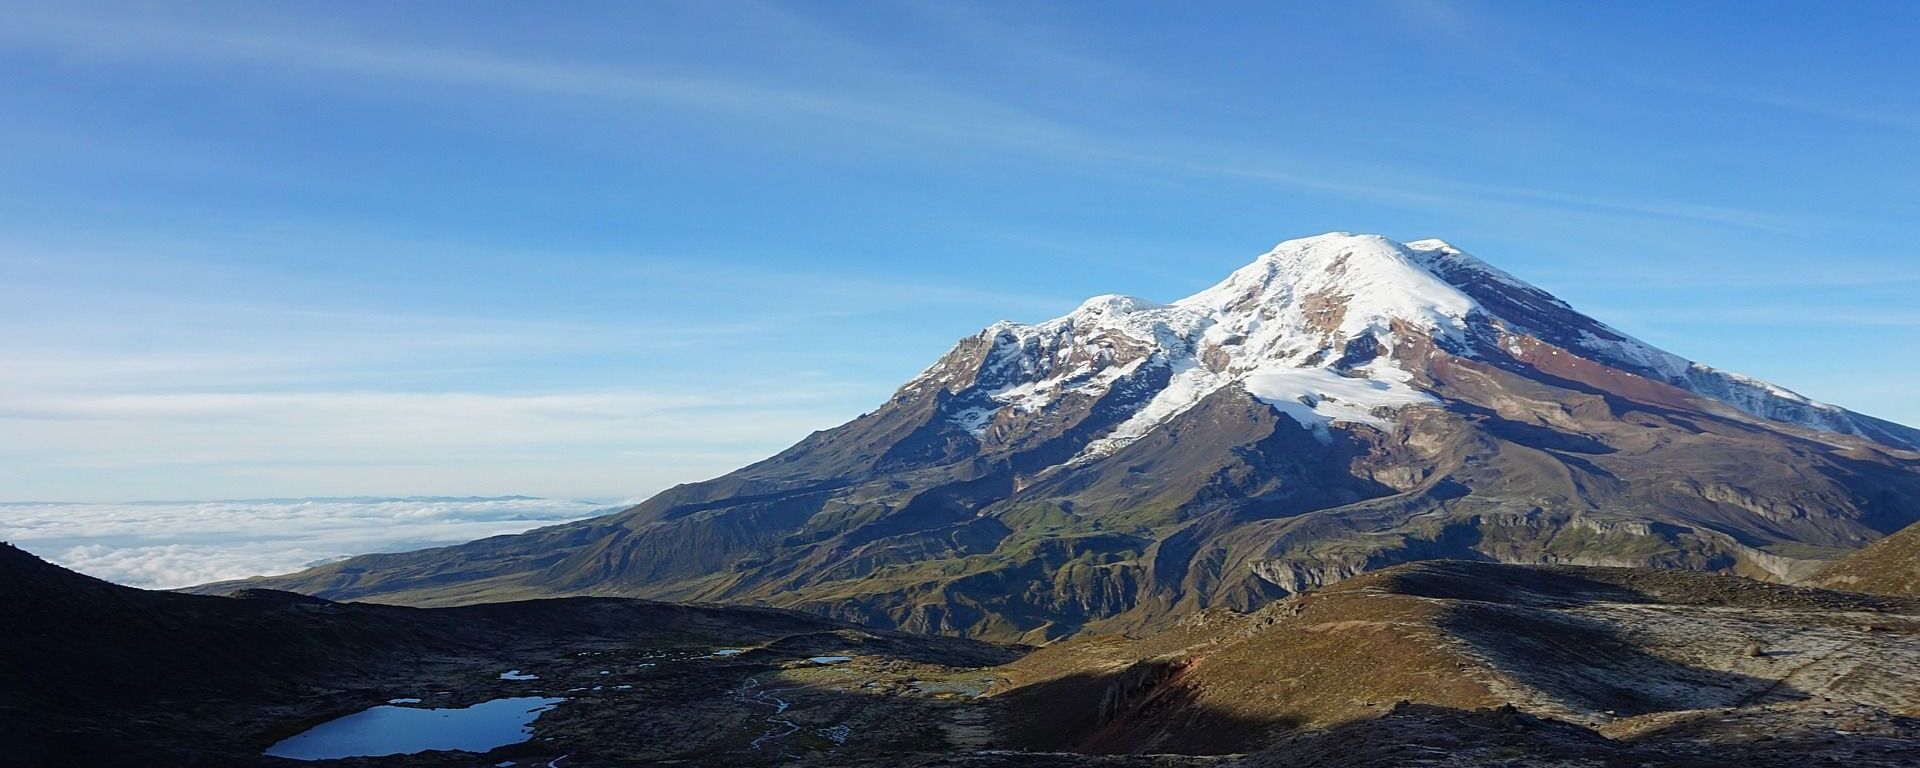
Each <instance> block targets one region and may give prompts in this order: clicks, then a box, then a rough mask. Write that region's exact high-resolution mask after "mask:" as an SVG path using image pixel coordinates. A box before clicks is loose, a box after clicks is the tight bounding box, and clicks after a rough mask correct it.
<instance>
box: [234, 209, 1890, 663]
mask: <svg viewBox="0 0 1920 768" xmlns="http://www.w3.org/2000/svg"><path fill="white" fill-rule="evenodd" d="M1916 448H1920V432H1917V431H1915V430H1913V429H1910V428H1907V427H1903V426H1900V425H1896V424H1892V423H1889V422H1885V421H1881V420H1877V419H1873V418H1870V417H1866V416H1862V415H1859V414H1855V413H1852V412H1849V411H1846V410H1844V409H1841V408H1837V407H1834V406H1830V405H1825V404H1821V403H1817V402H1814V401H1811V400H1809V399H1807V398H1804V397H1801V396H1799V395H1797V394H1794V393H1792V392H1789V391H1787V390H1784V389H1781V388H1779V387H1775V386H1772V385H1768V384H1766V383H1764V382H1759V381H1757V380H1753V379H1749V378H1746V377H1741V376H1736V375H1733V374H1727V373H1724V372H1720V371H1716V370H1714V369H1712V368H1709V367H1706V366H1703V365H1699V364H1696V363H1692V362H1690V361H1687V360H1685V359H1683V358H1680V357H1678V356H1675V355H1672V354H1669V353H1666V352H1663V351H1660V350H1658V349H1655V348H1652V347H1650V346H1648V345H1646V344H1644V343H1642V342H1639V341H1636V340H1634V339H1632V338H1631V337H1628V336H1626V335H1625V334H1622V333H1620V332H1618V331H1616V330H1614V329H1612V328H1610V327H1608V326H1606V325H1604V324H1602V323H1600V322H1598V321H1596V320H1593V319H1591V318H1588V317H1586V316H1584V315H1581V314H1579V313H1578V312H1575V311H1574V310H1573V309H1572V308H1570V307H1568V306H1567V305H1566V304H1565V303H1563V302H1561V301H1559V300H1558V299H1555V298H1554V297H1552V296H1550V295H1548V294H1547V293H1545V292H1544V291H1541V290H1539V289H1538V288H1535V287H1533V286H1530V285H1527V284H1526V283H1524V282H1521V281H1520V280H1518V279H1517V278H1514V277H1513V276H1511V275H1508V274H1506V273H1504V272H1502V271H1500V270H1498V269H1495V268H1493V267H1491V266H1489V265H1487V264H1486V263H1484V262H1482V261H1480V260H1478V259H1476V258H1474V257H1472V256H1470V255H1467V254H1466V253H1463V252H1461V251H1460V250H1458V249H1456V248H1453V247H1452V246H1450V245H1447V244H1445V243H1442V242H1440V241H1418V242H1414V243H1406V244H1402V243H1396V242H1393V241H1390V240H1387V239H1385V238H1381V237H1377V236H1369V235H1347V234H1331V235H1323V236H1319V237H1313V238H1306V239H1303V240H1295V241H1289V242H1286V243H1282V244H1280V245H1279V246H1278V247H1276V248H1275V249H1274V250H1273V251H1271V252H1269V253H1266V254H1263V255H1262V256H1260V257H1259V258H1258V259H1256V260H1255V261H1254V262H1253V263H1252V264H1249V265H1248V266H1246V267H1244V268H1242V269H1240V270H1238V271H1236V272H1235V273H1233V274H1232V275H1231V276H1229V277H1228V278H1227V279H1226V280H1225V281H1223V282H1221V283H1220V284H1218V285H1216V286H1215V287H1213V288H1210V289H1208V290H1206V291H1202V292H1200V293H1198V294H1195V295H1194V296H1191V297H1188V298H1186V299H1182V300H1180V301H1177V302H1174V303H1172V304H1154V303H1151V302H1147V301H1144V300H1140V299H1134V298H1130V297H1122V296H1102V297H1097V298H1095V299H1092V300H1089V301H1088V302H1086V303H1084V304H1082V305H1081V306H1080V307H1079V308H1077V309H1075V310H1074V311H1073V312H1072V313H1069V314H1068V315H1065V316H1063V317H1060V318H1057V319H1054V320H1051V321H1047V322H1044V323H1040V324H1036V325H1021V324H1013V323H998V324H995V325H993V326H991V327H989V328H987V329H986V330H984V331H982V332H981V333H979V334H977V335H975V336H972V337H969V338H967V339H963V340H961V341H960V343H959V344H958V345H956V346H955V347H954V348H953V349H952V350H951V351H950V352H948V353H947V354H946V355H945V356H943V357H942V358H941V359H940V360H938V361H937V362H935V363H934V364H933V365H932V366H930V367H929V368H927V369H926V370H925V371H924V372H923V373H922V374H920V375H919V376H917V377H916V378H914V379H913V380H912V381H910V382H908V383H907V384H906V385H905V386H903V387H902V388H901V389H900V390H899V391H898V392H896V393H895V394H894V396H893V397H892V398H890V399H889V400H888V401H887V402H886V403H884V404H882V405H881V406H880V407H879V408H877V409H875V410H874V411H873V412H871V413H868V414H865V415H862V416H861V417H859V418H857V419H854V420H853V421H851V422H849V423H847V424H845V425H842V426H840V427H837V428H834V429H831V430H827V431H824V432H818V433H815V434H813V435H811V436H809V437H807V438H806V439H804V440H802V441H801V442H800V443H798V444H796V445H795V446H793V447H791V448H789V449H787V450H785V451H782V452H781V453H779V454H777V455H775V456H773V457H771V458H769V459H767V460H765V461H761V462H758V463H756V464H752V465H750V466H747V467H744V468H742V469H740V470H738V471H736V472H733V473H730V474H728V475H726V476H723V477H720V478H716V479H714V480H710V481H706V482H702V483H693V484H689V485H683V486H678V487H675V488H673V489H670V490H668V491H665V492H663V493H661V494H659V495H657V496H655V497H653V498H651V499H649V500H647V501H646V502H645V503H642V504H640V505H638V506H636V507H634V508H632V509H629V510H626V511H624V512H621V513H618V514H615V515H611V516H607V517H602V518H596V519H593V520H587V521H582V522H578V523H573V524H568V525H562V526H556V527H553V528H547V529H542V530H538V531H533V532H529V533H526V534H521V535H518V536H506V537H496V538H493V539H486V540H482V541H478V542H473V543H471V544H466V545H460V546H456V547H447V548H441V549H435V550H425V551H421V552H413V553H403V554H388V555H370V556H366V557H360V558H354V559H351V560H347V561H344V562H341V563H335V564H331V565H327V566H323V567H320V568H316V569H313V570H310V571H306V572H303V573H300V574H294V575H291V576H286V577H277V578H272V579H267V580H263V581H258V582H242V583H241V585H266V586H272V587H276V588H282V589H289V590H294V591H299V592H306V593H311V594H318V595H324V596H327V597H331V598H338V599H375V600H382V601H392V602H401V603H413V604H421V605H437V604H451V603H460V602H473V601H483V600H493V599H502V598H513V597H531V596H546V595H564V594H595V595H635V596H646V597H655V598H665V599H701V600H716V601H730V602H752V603H765V604H772V605H779V606H786V607H795V608H802V609H805V610H810V611H816V612H820V613H826V614H830V615H833V616H835V617H838V618H844V619H849V620H854V621H860V622H864V623H868V624H871V625H875V626H883V627H902V628H907V629H912V630H918V631H930V632H945V633H958V634H967V635H974V636H980V637H992V638H1001V639H1027V640H1036V639H1045V638H1054V637H1061V636H1065V635H1068V634H1072V633H1075V632H1078V631H1081V630H1083V629H1086V628H1089V627H1098V628H1107V629H1124V628H1140V627H1151V626H1159V625H1163V624H1165V623H1166V622H1167V621H1169V620H1171V619H1172V618H1175V617H1178V616H1180V615H1184V614H1186V613H1189V612H1191V611H1194V610H1197V609H1201V608H1206V607H1215V606H1223V607H1231V608H1237V609H1251V608H1254V607H1257V606H1259V605H1262V604H1264V603H1266V602H1269V601H1271V600H1274V599H1276V598H1279V597H1281V596H1284V595H1286V594H1289V593H1292V592H1297V591H1300V590H1302V589H1305V588H1309V587H1312V586H1315V585H1319V584H1325V583H1329V582H1333V581H1337V580H1340V579H1343V578H1346V577H1349V576H1352V575H1354V574H1357V573H1360V572H1363V571H1367V570H1371V569H1375V568H1379V567H1383V566H1386V565H1391V564H1393V563H1398V562H1405V561H1409V560H1419V559H1430V558H1436V557H1454V558H1468V559H1491V560H1500V561H1507V562H1566V563H1587V564H1606V565H1654V566H1662V567H1678V568H1694V569H1708V570H1722V571H1733V572H1738V573H1743V574H1749V575H1755V576H1761V577H1766V578H1773V579H1783V580H1790V579H1796V578H1801V577H1804V576H1806V575H1808V574H1810V573H1811V572H1812V571H1813V570H1815V569H1817V568H1818V567H1819V566H1820V565H1821V564H1822V562H1823V561H1824V560H1825V559H1829V558H1831V557H1834V556H1837V555H1838V554H1841V553H1843V552H1845V551H1848V550H1850V549H1853V548H1857V547H1860V546H1863V545H1865V544H1867V543H1869V542H1871V541H1873V540H1875V539H1877V538H1879V537H1880V536H1882V535H1884V534H1886V533H1888V532H1891V531H1893V530H1897V529H1899V528H1900V527H1902V526H1905V525H1907V524H1909V523H1911V522H1914V521H1915V520H1916V519H1920V453H1916ZM233 586H235V585H213V586H211V587H209V588H208V589H210V590H214V591H217V590H221V589H230V588H232V587H233Z"/></svg>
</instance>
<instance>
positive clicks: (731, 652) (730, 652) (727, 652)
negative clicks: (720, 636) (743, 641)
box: [713, 648, 746, 656]
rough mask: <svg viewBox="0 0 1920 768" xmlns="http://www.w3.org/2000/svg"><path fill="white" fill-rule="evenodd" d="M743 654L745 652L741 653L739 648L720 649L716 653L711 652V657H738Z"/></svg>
mask: <svg viewBox="0 0 1920 768" xmlns="http://www.w3.org/2000/svg"><path fill="white" fill-rule="evenodd" d="M743 653H746V651H743V650H740V649H739V648H722V649H720V650H717V651H714V652H713V655H715V656H738V655H740V654H743Z"/></svg>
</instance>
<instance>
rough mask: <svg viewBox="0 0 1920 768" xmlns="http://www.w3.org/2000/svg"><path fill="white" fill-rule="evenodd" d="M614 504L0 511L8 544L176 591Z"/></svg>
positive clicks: (111, 577)
mask: <svg viewBox="0 0 1920 768" xmlns="http://www.w3.org/2000/svg"><path fill="white" fill-rule="evenodd" d="M609 506H610V505H608V504H605V503H596V502H591V501H576V500H566V499H536V498H525V497H508V498H493V499H447V498H404V499H358V498H355V499H266V500H258V501H195V502H136V503H126V504H51V503H44V504H43V503H15V504H0V539H3V540H6V541H9V542H11V543H13V544H14V545H16V546H19V547H21V548H22V549H25V550H27V551H29V552H32V553H34V554H36V555H39V556H41V557H43V558H46V559H47V560H49V561H52V562H54V563H58V564H60V565H62V566H65V567H68V568H71V569H73V570H76V571H79V572H81V573H85V574H88V575H90V576H96V577H99V578H102V579H106V580H108V581H113V582H117V583H120V584H126V585H128V586H134V587H144V588H149V589H167V588H173V587H183V586H188V585H192V584H203V583H206V582H209V581H220V580H224V579H239V578H245V577H248V576H257V575H270V574H277V573H287V572H290V571H296V570H299V569H301V568H304V567H306V566H309V565H313V564H316V563H321V562H326V561H329V560H334V559H337V558H341V557H346V556H350V555H356V554H364V553H367V552H394V551H403V550H410V549H419V548H424V547H432V546H440V545H445V544H456V543H460V542H464V541H471V540H473V539H479V538H484V537H487V536H499V535H503V534H510V533H519V532H521V531H525V530H530V529H533V528H539V527H542V526H547V525H553V524H556V523H561V522H566V521H569V520H577V519H580V518H583V517H591V516H593V515H595V514H598V513H600V512H604V511H606V510H607V509H608V508H609ZM611 506H617V505H611Z"/></svg>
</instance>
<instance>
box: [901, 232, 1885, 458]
mask: <svg viewBox="0 0 1920 768" xmlns="http://www.w3.org/2000/svg"><path fill="white" fill-rule="evenodd" d="M1561 350H1564V351H1565V352H1566V353H1567V354H1568V355H1570V356H1573V357H1576V358H1579V359H1583V360H1587V361H1591V362H1593V363H1598V364H1600V365H1603V366H1605V367H1607V368H1611V369H1615V370H1618V371H1622V372H1625V373H1627V374H1630V375H1632V376H1637V377H1641V378H1643V379H1646V380H1648V381H1650V382H1655V383H1657V384H1659V385H1665V386H1670V387H1676V388H1678V389H1681V390H1684V391H1686V392H1690V393H1692V394H1694V395H1698V396H1703V397H1704V398H1706V399H1707V400H1709V401H1711V402H1713V403H1717V404H1718V405H1720V406H1724V407H1726V408H1729V409H1732V410H1733V411H1737V412H1739V413H1743V414H1746V415H1749V416H1755V417H1759V418H1762V419H1767V420H1771V421H1776V422H1783V423H1787V424H1793V425H1796V426H1800V427H1805V428H1810V429H1814V430H1819V431H1825V432H1837V433H1842V434H1851V435H1857V436H1862V437H1867V438H1869V439H1873V440H1876V441H1879V442H1882V443H1885V444H1887V445H1891V446H1894V447H1898V448H1907V449H1914V448H1920V432H1917V431H1915V430H1912V429H1908V428H1905V427H1901V426H1899V425H1893V424H1888V423H1886V422H1881V421H1879V420H1875V419H1870V418H1868V417H1863V416H1859V415H1858V414H1853V413H1850V412H1848V411H1845V410H1844V409H1840V408H1836V407H1834V406H1830V405H1826V404H1823V403H1819V402H1816V401H1813V400H1811V399H1808V398H1805V397H1803V396H1800V395H1798V394H1795V393H1793V392H1790V391H1788V390H1786V389H1784V388H1781V387H1777V386H1774V385H1771V384H1767V383H1766V382H1762V381H1759V380H1756V379H1751V378H1748V377H1744V376H1738V375H1734V374H1728V373H1724V372H1721V371H1717V370H1714V369H1712V368H1708V367H1706V366H1703V365H1699V364H1696V363H1693V362H1692V361H1689V360H1687V359H1685V358H1682V357H1680V356H1678V355H1674V354H1672V353H1669V352H1666V351H1664V350H1660V349H1658V348H1655V347H1653V346H1652V345H1649V344H1646V343H1645V342H1642V341H1639V340H1638V339H1635V338H1633V337H1631V336H1629V335H1627V334H1625V333H1622V332H1620V331H1618V330H1616V329H1614V328H1611V327H1609V326H1607V325H1605V324H1604V323H1601V322H1599V321H1597V320H1594V319H1593V318H1590V317H1587V316H1586V315H1583V314H1581V313H1579V312H1577V311H1575V310H1574V309H1573V308H1572V307H1571V306H1569V305H1568V304H1566V303H1565V302H1563V301H1561V300H1560V299H1558V298H1556V297H1554V296H1553V295H1551V294H1549V293H1547V292H1546V291H1544V290H1541V289H1540V288H1538V287H1536V286H1533V285H1531V284H1529V283H1527V282H1525V281H1523V280H1520V279H1519V278H1516V277H1514V276H1513V275H1511V274H1509V273H1507V272H1505V271H1502V270H1500V269H1498V268H1496V267H1494V266H1492V265H1490V264H1488V263H1486V262H1485V261H1482V260H1480V259H1478V258H1476V257H1474V256H1473V255H1471V254H1468V253H1466V252H1465V251H1463V250H1461V249H1459V248H1456V247H1454V246H1453V245H1451V244H1449V243H1447V242H1445V241H1442V240H1437V239H1428V240H1415V241H1412V242H1408V243H1400V242H1396V241H1394V240H1391V239H1389V238H1386V237H1382V236H1380V235H1369V234H1352V233H1346V232H1332V233H1327V234H1323V235H1317V236H1314V237H1307V238H1300V239H1297V240H1288V241H1285V242H1282V243H1280V244H1279V245H1276V246H1274V247H1273V249H1271V250H1269V251H1267V252H1266V253H1263V254H1261V255H1260V256H1259V257H1257V258H1255V259H1254V260H1253V262H1252V263H1250V264H1248V265H1246V266H1244V267H1242V268H1240V269H1238V270H1236V271H1234V272H1233V273H1232V274H1231V275H1229V276H1228V277H1227V278H1226V279H1225V280H1223V281H1221V282H1220V283H1219V284H1217V285H1214V286H1213V287H1211V288H1208V289H1206V290H1203V291H1201V292H1199V293H1196V294H1194V295H1192V296H1189V297H1186V298H1184V299H1180V300H1178V301H1175V302H1173V303H1171V304H1159V303H1155V302H1152V301H1147V300H1144V299H1139V298H1135V297H1131V296H1121V295H1112V294H1109V295H1102V296H1096V297H1094V298H1092V299H1089V300H1087V301H1086V302H1084V303H1082V304H1081V305H1080V306H1079V307H1077V308H1075V309H1074V310H1073V311H1072V312H1070V313H1068V314H1066V315H1063V316H1061V317H1058V318H1055V319H1053V320H1048V321H1046V322H1042V323H1037V324H1022V323H1011V322H1001V323H996V324H994V325H993V326H991V327H989V328H987V329H986V330H984V331H982V332H981V333H980V334H979V335H977V336H975V337H973V338H971V339H967V340H965V341H963V342H962V344H961V345H960V346H958V347H956V348H955V350H954V351H953V352H952V353H949V354H948V355H947V357H946V358H943V359H942V360H941V362H939V363H937V364H935V365H934V366H933V367H932V368H929V369H928V370H927V371H926V372H925V373H923V374H922V375H921V377H919V378H917V379H915V380H914V382H912V383H910V384H909V385H908V387H907V390H906V391H922V390H929V389H934V388H937V389H942V390H945V391H946V392H947V393H948V395H949V396H950V397H948V398H947V399H946V400H945V402H946V403H947V406H946V408H947V411H948V413H949V421H950V422H951V423H953V424H956V425H959V426H961V427H963V428H965V429H966V430H967V431H969V432H973V433H975V434H976V435H977V434H980V433H982V432H983V431H984V430H986V429H987V428H988V426H989V425H990V424H992V423H993V422H994V420H995V419H996V418H998V416H999V415H1000V414H1001V413H1002V412H1003V411H1012V412H1018V413H1035V412H1041V411H1045V410H1047V409H1049V408H1051V407H1053V406H1054V405H1056V404H1057V403H1060V402H1062V401H1063V400H1067V399H1078V400H1080V401H1088V400H1097V399H1099V398H1100V397H1101V396H1103V395H1104V394H1106V393H1108V392H1110V391H1113V390H1114V388H1115V387H1116V386H1121V385H1123V384H1126V383H1135V384H1136V388H1137V387H1138V386H1150V387H1153V388H1155V389H1157V391H1156V392H1153V393H1151V396H1150V397H1136V398H1130V399H1129V400H1128V405H1127V407H1129V408H1131V409H1132V410H1131V412H1130V413H1129V414H1127V417H1126V418H1125V419H1122V420H1120V423H1119V424H1118V426H1116V427H1115V428H1114V429H1113V430H1112V433H1111V434H1109V435H1107V436H1106V437H1105V438H1104V439H1102V440H1100V441H1097V442H1095V443H1094V444H1093V445H1092V447H1091V448H1090V449H1089V450H1094V451H1105V450H1111V449H1113V448H1115V447H1117V446H1118V445H1122V444H1124V443H1126V442H1128V441H1130V440H1131V439H1133V438H1135V437H1138V436H1139V435H1141V434H1145V433H1146V432H1147V431H1150V430H1152V429H1153V428H1155V427H1156V426H1158V425H1159V424H1161V423H1164V422H1165V421H1166V420H1167V419H1169V418H1171V417H1172V416H1174V415H1177V414H1178V413H1180V412H1182V411H1183V410H1185V409H1186V408H1188V407H1190V406H1192V405H1193V404H1194V403H1197V402H1199V401H1200V400H1202V399H1203V398H1205V397H1206V396H1207V395H1209V394H1211V393H1213V392H1215V391H1217V390H1219V389H1220V388H1222V387H1227V386H1243V387H1246V388H1247V389H1248V391H1249V392H1250V393H1252V394H1254V395H1256V396H1258V397H1261V398H1262V399H1264V400H1267V401H1268V402H1270V403H1271V404H1273V405H1274V406H1275V407H1276V408H1278V409H1280V410H1282V411H1283V412H1288V413H1289V414H1290V415H1294V416H1296V417H1298V418H1304V419H1306V421H1303V426H1307V427H1309V428H1312V429H1315V430H1316V431H1319V432H1322V433H1323V434H1324V432H1325V430H1326V428H1327V427H1328V426H1330V425H1332V424H1334V423H1347V424H1368V425H1371V426H1374V427H1376V428H1389V427H1390V426H1391V422H1390V420H1388V419H1386V418H1383V417H1382V415H1381V414H1380V413H1379V412H1378V409H1380V408H1387V409H1389V410H1392V409H1397V408H1400V407H1404V406H1407V405H1415V404H1424V403H1432V402H1437V400H1436V398H1434V397H1433V396H1432V395H1431V393H1428V392H1426V391H1425V387H1424V385H1423V384H1422V383H1421V382H1422V381H1423V376H1424V374H1425V373H1426V368H1427V367H1428V365H1429V362H1430V361H1429V359H1428V358H1429V356H1430V355H1431V354H1433V353H1435V351H1437V352H1439V353H1444V354H1449V355H1454V356H1462V357H1474V358H1485V359H1491V360H1495V361H1499V360H1512V361H1515V362H1516V363H1517V364H1520V365H1529V366H1531V365H1535V364H1536V363H1537V361H1536V360H1534V358H1537V357H1538V356H1540V355H1546V356H1552V355H1556V354H1560V351H1561ZM1138 379H1144V380H1146V381H1148V382H1150V383H1149V384H1144V385H1141V384H1137V382H1136V380H1138ZM1302 406H1304V407H1305V409H1306V411H1302V410H1301V407H1302ZM1307 412H1311V413H1312V414H1314V415H1312V416H1308V415H1307Z"/></svg>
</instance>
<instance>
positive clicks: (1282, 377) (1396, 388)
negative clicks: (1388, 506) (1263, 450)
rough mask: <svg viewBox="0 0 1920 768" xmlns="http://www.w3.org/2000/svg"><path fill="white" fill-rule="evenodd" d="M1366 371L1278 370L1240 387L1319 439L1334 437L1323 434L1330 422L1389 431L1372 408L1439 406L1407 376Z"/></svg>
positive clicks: (1251, 377)
mask: <svg viewBox="0 0 1920 768" xmlns="http://www.w3.org/2000/svg"><path fill="white" fill-rule="evenodd" d="M1368 368H1370V369H1373V370H1372V371H1370V373H1374V374H1375V375H1370V376H1367V377H1364V378H1360V377H1351V376H1342V375H1340V374H1338V373H1335V372H1333V371H1330V370H1327V369H1325V368H1287V367H1280V366H1276V367H1271V368H1262V369H1260V370H1258V371H1255V372H1253V373H1251V374H1248V375H1247V377H1246V378H1245V379H1243V383H1244V386H1246V388H1247V392H1248V393H1249V394H1252V395H1253V396H1254V397H1257V398H1259V399H1260V400H1261V401H1262V402H1264V403H1266V404H1268V405H1271V406H1273V407H1274V408H1276V409H1278V410H1279V411H1280V412H1282V413H1285V414H1287V415H1288V416H1291V417H1292V418H1293V420H1294V421H1297V422H1299V423H1300V426H1302V427H1305V428H1307V429H1310V430H1313V432H1314V434H1315V435H1317V436H1319V437H1320V438H1321V439H1323V440H1326V439H1330V438H1331V437H1332V435H1331V434H1330V433H1329V432H1328V429H1327V425H1328V424H1330V423H1332V422H1337V421H1338V422H1351V423H1358V424H1367V425H1370V426H1374V427H1377V428H1379V429H1381V430H1390V429H1392V428H1393V425H1392V424H1391V423H1389V422H1388V421H1387V420H1386V419H1384V418H1381V417H1380V416H1378V415H1376V414H1375V413H1374V410H1375V409H1377V408H1387V409H1395V408H1402V407H1405V406H1409V405H1425V404H1431V403H1437V402H1439V400H1438V399H1437V398H1435V397H1434V396H1433V395H1429V394H1427V393H1425V392H1422V391H1420V390H1418V389H1414V388H1413V386H1412V385H1410V384H1409V383H1408V382H1409V381H1410V380H1411V379H1412V377H1411V376H1410V375H1409V374H1407V372H1406V371H1403V370H1400V369H1399V368H1396V367H1394V366H1391V365H1386V364H1382V363H1379V362H1376V363H1375V364H1374V365H1372V366H1368Z"/></svg>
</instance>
